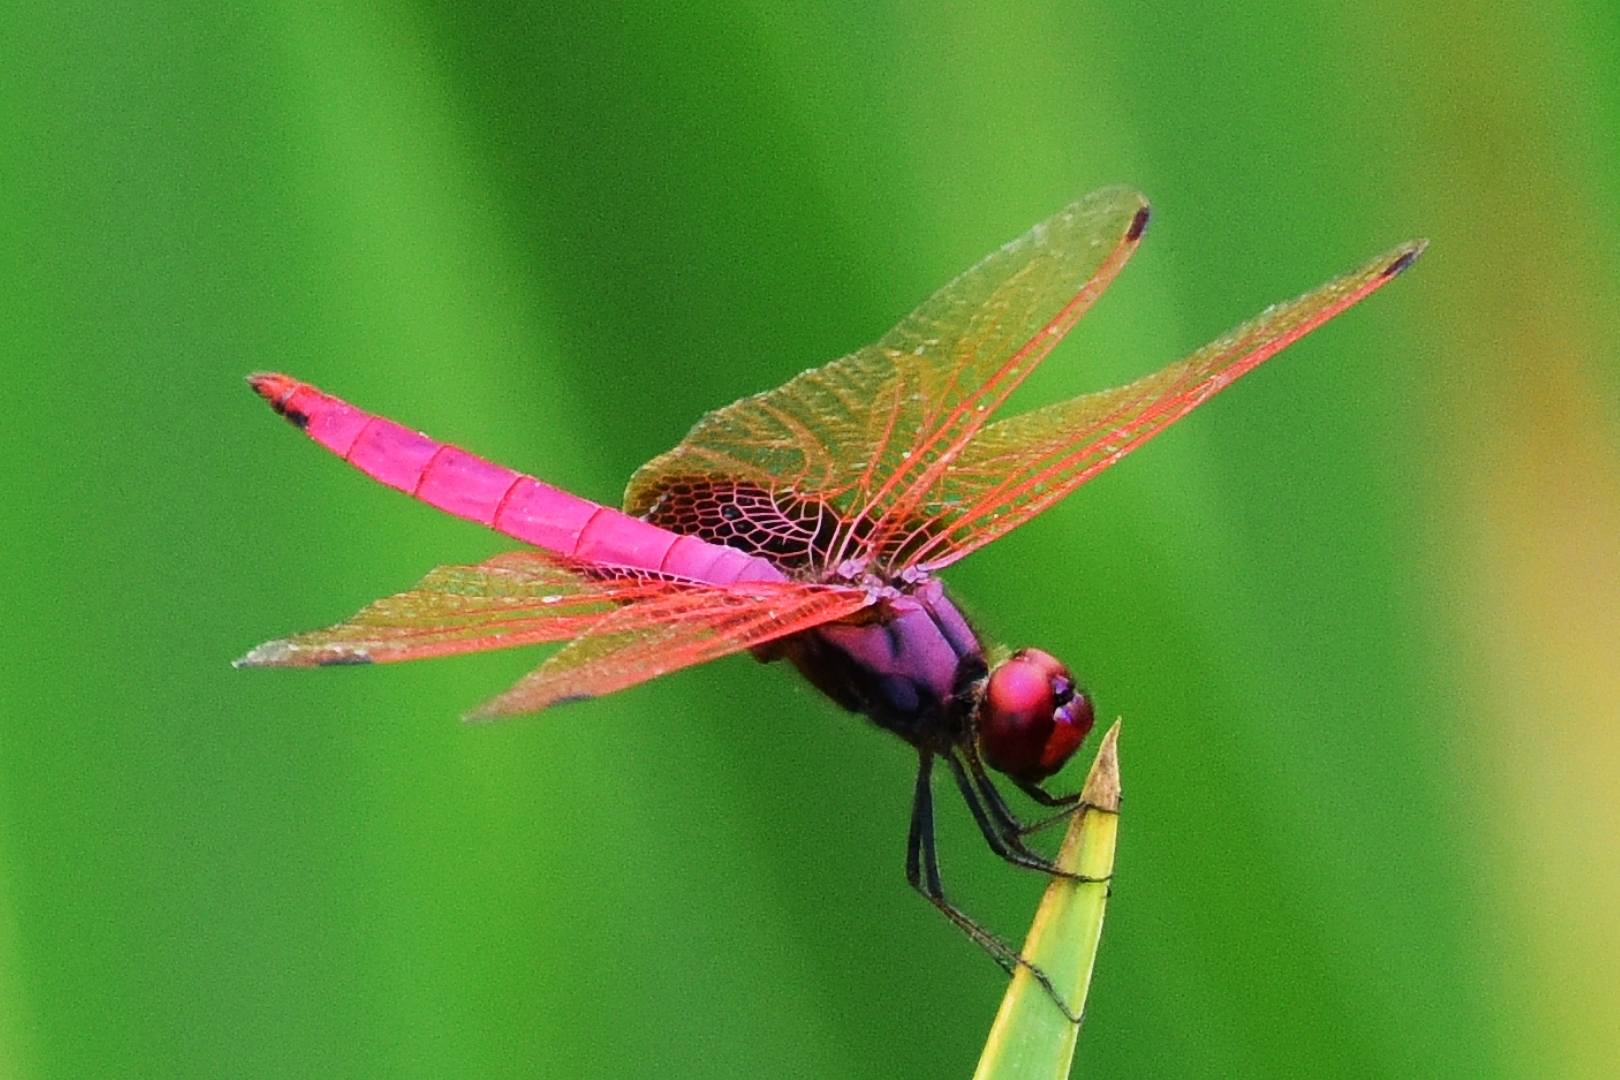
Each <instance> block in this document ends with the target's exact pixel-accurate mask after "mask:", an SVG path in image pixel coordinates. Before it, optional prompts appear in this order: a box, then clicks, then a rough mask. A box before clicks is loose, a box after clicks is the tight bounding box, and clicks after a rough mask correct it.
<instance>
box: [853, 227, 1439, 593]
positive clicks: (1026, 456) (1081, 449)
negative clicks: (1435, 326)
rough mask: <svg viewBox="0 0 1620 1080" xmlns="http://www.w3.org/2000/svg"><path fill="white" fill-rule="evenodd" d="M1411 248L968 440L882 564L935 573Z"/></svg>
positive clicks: (1214, 387)
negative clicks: (1175, 355)
mask: <svg viewBox="0 0 1620 1080" xmlns="http://www.w3.org/2000/svg"><path fill="white" fill-rule="evenodd" d="M1425 243H1426V242H1425V241H1414V242H1412V243H1409V244H1405V245H1403V246H1401V247H1398V248H1396V249H1395V250H1394V251H1391V252H1389V253H1388V254H1386V255H1382V256H1380V257H1379V258H1377V259H1374V260H1373V261H1371V262H1369V263H1367V264H1366V265H1365V266H1363V267H1362V268H1361V269H1359V270H1357V271H1355V272H1354V273H1350V274H1346V275H1345V276H1343V277H1340V278H1337V279H1335V280H1333V281H1330V282H1329V283H1327V284H1326V285H1323V286H1322V287H1321V288H1319V289H1316V290H1315V291H1313V292H1310V293H1307V294H1305V295H1304V296H1302V297H1300V298H1299V299H1297V300H1293V301H1290V302H1288V303H1284V304H1278V305H1276V306H1274V307H1272V308H1270V309H1268V310H1266V311H1265V312H1263V313H1262V314H1260V315H1259V316H1258V317H1256V318H1255V319H1253V320H1251V321H1250V322H1247V323H1245V324H1243V325H1242V326H1240V327H1238V328H1237V329H1236V330H1233V331H1231V332H1230V333H1228V334H1226V335H1225V336H1224V337H1221V338H1219V339H1218V340H1216V341H1214V342H1211V343H1210V344H1208V345H1206V346H1204V347H1203V348H1202V349H1199V350H1198V351H1197V352H1195V353H1193V354H1192V355H1191V356H1189V357H1187V358H1186V359H1184V360H1181V361H1179V362H1177V363H1174V364H1171V365H1170V366H1169V367H1166V368H1164V369H1163V370H1162V371H1159V372H1156V373H1154V374H1152V375H1149V376H1146V377H1145V378H1142V379H1138V380H1137V381H1136V382H1133V383H1130V384H1128V385H1126V386H1121V387H1117V388H1115V389H1113V390H1104V391H1102V392H1100V393H1095V394H1086V395H1084V396H1081V397H1077V398H1074V399H1072V400H1070V401H1065V402H1060V403H1058V404H1055V405H1049V406H1047V407H1045V408H1042V409H1036V410H1034V411H1032V412H1028V413H1025V414H1023V415H1021V416H1015V417H1011V418H1009V419H1006V420H1001V421H997V422H996V423H994V424H991V425H989V426H988V427H986V428H985V429H984V430H983V431H981V432H979V434H978V435H977V437H975V438H974V439H973V441H972V442H970V443H969V444H968V445H967V447H965V448H964V450H963V452H962V453H961V454H960V455H959V457H958V458H957V460H956V462H955V466H954V468H952V469H950V470H949V471H947V472H945V473H943V474H942V475H941V476H939V477H938V478H937V479H935V480H934V481H933V482H932V483H930V484H929V486H928V491H927V493H926V495H925V496H922V497H920V498H918V499H917V500H916V501H917V503H918V505H919V507H920V508H921V512H920V513H918V514H916V515H914V516H913V517H912V518H911V519H910V520H909V521H908V522H907V523H905V527H904V528H899V529H896V530H894V531H892V532H891V533H889V534H887V535H886V536H885V537H884V538H883V542H884V543H885V544H886V545H888V551H887V557H888V558H890V559H892V560H895V561H900V562H904V563H906V564H911V563H915V564H917V565H920V566H922V567H924V568H927V569H937V568H939V567H942V566H946V565H948V564H950V563H952V562H955V561H956V560H957V559H960V558H961V557H962V556H963V555H966V554H967V553H968V552H970V551H973V550H975V549H976V548H979V547H982V546H983V545H985V544H987V543H989V542H990V541H991V540H994V539H995V538H996V537H998V536H1001V535H1002V534H1004V533H1006V532H1008V531H1009V530H1011V529H1014V528H1016V527H1017V526H1019V525H1021V524H1023V523H1024V522H1025V521H1028V520H1029V519H1030V518H1032V517H1034V516H1035V515H1036V514H1039V513H1040V512H1041V511H1042V510H1045V509H1046V508H1047V507H1048V506H1051V505H1052V504H1053V503H1055V502H1057V501H1058V500H1059V499H1061V498H1063V497H1064V496H1065V495H1067V494H1068V493H1069V492H1071V491H1073V490H1074V489H1075V488H1077V487H1079V486H1080V485H1081V484H1083V483H1085V482H1086V481H1087V480H1089V479H1090V478H1091V477H1093V476H1095V475H1096V474H1097V473H1099V472H1101V471H1102V470H1104V469H1106V468H1108V466H1110V465H1112V464H1113V463H1114V462H1116V461H1118V460H1119V459H1120V458H1122V457H1124V456H1125V455H1126V454H1128V453H1130V452H1131V451H1132V450H1134V449H1136V448H1137V447H1138V446H1141V445H1142V444H1143V443H1144V442H1146V441H1147V440H1148V439H1150V438H1152V437H1153V436H1154V435H1156V434H1158V433H1159V432H1160V431H1163V430H1164V429H1165V428H1166V427H1168V426H1169V425H1170V424H1172V423H1174V422H1175V421H1176V420H1178V419H1180V418H1181V417H1183V416H1185V415H1187V413H1189V412H1191V411H1192V410H1193V409H1195V408H1197V407H1198V406H1199V405H1200V404H1202V403H1203V402H1204V401H1206V400H1208V399H1209V398H1210V397H1211V396H1212V395H1213V394H1215V393H1216V392H1217V391H1219V390H1221V389H1222V388H1223V387H1225V386H1227V385H1228V384H1229V383H1231V382H1232V381H1233V380H1234V379H1236V378H1238V377H1239V376H1240V375H1242V374H1243V373H1244V372H1247V371H1250V370H1252V369H1253V368H1255V367H1256V366H1258V365H1259V364H1260V363H1262V362H1263V361H1265V360H1266V359H1267V358H1269V357H1271V356H1273V355H1275V354H1276V353H1277V352H1279V351H1281V350H1282V349H1284V348H1286V347H1287V346H1288V345H1290V344H1292V343H1293V342H1295V341H1297V340H1299V339H1300V338H1301V337H1303V336H1305V335H1306V334H1308V333H1310V332H1311V331H1312V330H1314V329H1316V328H1317V327H1318V326H1321V325H1322V324H1323V323H1325V322H1327V321H1328V320H1329V319H1331V318H1333V317H1334V316H1335V315H1338V314H1339V313H1340V312H1342V311H1344V310H1346V309H1347V308H1349V307H1351V306H1352V305H1354V304H1356V303H1357V302H1359V301H1361V300H1363V299H1365V298H1366V297H1367V296H1370V295H1371V294H1372V293H1373V292H1375V291H1377V290H1378V289H1379V288H1381V287H1382V286H1383V285H1384V284H1385V283H1387V282H1388V281H1389V280H1390V279H1391V278H1393V277H1394V276H1395V275H1396V274H1398V273H1400V272H1401V271H1402V270H1405V269H1406V267H1407V266H1409V265H1410V264H1411V262H1412V260H1413V259H1415V258H1416V257H1417V256H1418V255H1419V254H1420V253H1421V252H1422V251H1423V248H1424V246H1425Z"/></svg>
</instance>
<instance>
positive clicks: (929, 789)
mask: <svg viewBox="0 0 1620 1080" xmlns="http://www.w3.org/2000/svg"><path fill="white" fill-rule="evenodd" d="M933 770H934V755H933V754H932V753H931V752H929V751H927V750H924V751H922V754H921V761H920V762H919V763H918V766H917V789H916V792H915V794H914V795H913V797H912V802H911V835H910V836H909V837H908V838H907V840H906V880H907V881H909V882H911V887H912V888H914V889H916V890H917V891H918V892H919V893H921V894H922V895H923V897H924V899H926V900H927V901H928V902H929V903H930V904H933V905H934V907H936V908H938V909H939V911H940V913H941V914H943V915H944V916H945V917H946V918H947V919H949V920H951V922H953V923H955V924H956V928H957V929H958V930H961V931H962V932H963V933H964V934H966V935H967V936H968V937H969V938H971V939H972V940H973V942H974V944H976V945H978V946H979V948H981V949H983V950H984V951H985V952H987V953H989V954H990V958H991V959H992V960H994V961H995V962H996V963H997V964H998V965H1000V967H1001V969H1002V970H1003V971H1005V972H1007V974H1009V975H1011V974H1012V973H1013V972H1014V971H1015V970H1016V969H1017V968H1019V967H1023V968H1025V969H1026V970H1028V971H1029V973H1030V975H1031V976H1032V977H1033V978H1034V979H1035V981H1036V982H1037V983H1039V984H1040V986H1041V989H1043V990H1045V991H1046V996H1047V997H1049V998H1051V999H1052V1003H1053V1004H1054V1005H1056V1006H1057V1007H1058V1010H1059V1011H1060V1012H1062V1013H1063V1015H1064V1016H1065V1017H1067V1018H1068V1020H1069V1022H1070V1023H1072V1024H1078V1023H1079V1022H1080V1017H1079V1016H1078V1015H1076V1014H1075V1013H1074V1012H1071V1011H1070V1009H1069V1006H1068V1003H1067V1002H1065V1001H1064V1000H1063V999H1062V998H1061V997H1059V996H1058V992H1057V988H1056V987H1054V986H1053V985H1052V980H1051V979H1049V978H1047V975H1046V972H1044V971H1042V970H1041V969H1040V968H1038V967H1036V966H1035V965H1034V964H1031V963H1030V962H1029V961H1028V960H1025V959H1024V958H1023V957H1022V956H1020V955H1019V954H1018V951H1017V950H1016V949H1014V948H1013V947H1012V946H1011V945H1008V944H1007V943H1006V942H1005V941H1002V940H1001V939H1000V938H999V937H997V936H996V935H995V934H993V933H991V932H990V931H989V930H986V929H985V928H984V927H982V926H980V925H979V924H978V923H976V922H974V921H973V919H972V918H971V917H969V916H968V914H967V913H966V912H965V911H963V910H962V909H961V908H959V907H957V906H956V905H955V904H953V903H951V902H950V901H949V900H947V899H945V889H944V886H942V885H941V884H940V880H939V853H938V851H937V850H936V849H935V846H934V789H933V784H932V782H931V781H932V777H933Z"/></svg>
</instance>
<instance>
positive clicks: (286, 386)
mask: <svg viewBox="0 0 1620 1080" xmlns="http://www.w3.org/2000/svg"><path fill="white" fill-rule="evenodd" d="M247 382H248V385H249V386H251V387H252V388H253V392H254V393H255V394H258V395H259V396H260V397H262V398H264V400H265V401H267V402H269V403H270V407H271V408H272V409H274V410H276V413H277V415H280V416H285V417H286V418H287V419H288V420H289V421H290V422H291V423H292V424H293V425H294V426H295V427H297V428H299V429H303V428H304V427H305V426H307V425H308V424H309V417H308V416H306V415H305V414H304V413H301V412H299V411H298V410H297V409H289V408H288V407H287V402H288V401H289V400H291V398H292V396H293V394H294V393H296V392H297V390H298V388H299V387H300V386H302V385H304V384H303V383H301V382H299V381H298V380H297V379H294V378H292V377H291V376H290V375H279V374H277V373H275V372H273V371H261V372H256V373H255V374H252V375H249V376H248V377H247Z"/></svg>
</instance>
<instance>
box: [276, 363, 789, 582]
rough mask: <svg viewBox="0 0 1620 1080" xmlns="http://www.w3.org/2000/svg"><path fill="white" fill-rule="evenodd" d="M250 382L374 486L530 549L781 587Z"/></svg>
mask: <svg viewBox="0 0 1620 1080" xmlns="http://www.w3.org/2000/svg"><path fill="white" fill-rule="evenodd" d="M248 382H249V383H250V384H251V385H252V387H253V389H254V390H255V391H256V392H257V393H258V394H259V396H260V397H263V398H264V399H265V400H266V401H268V402H269V403H270V405H271V407H272V408H274V409H275V410H276V411H277V412H278V413H280V414H281V415H282V416H285V417H286V418H287V419H288V420H289V421H290V422H291V423H292V424H293V425H294V426H296V427H298V428H300V429H302V430H303V432H304V434H306V435H308V436H309V437H310V438H311V439H314V440H315V441H316V442H317V443H319V444H321V445H322V446H324V447H326V448H327V449H328V450H330V451H332V453H334V454H336V455H338V456H339V457H341V458H343V460H345V461H347V462H348V463H349V464H351V465H353V466H354V467H355V468H357V469H359V470H360V471H361V472H363V473H365V474H366V475H367V476H370V477H371V478H372V479H374V480H377V481H379V482H381V483H384V484H387V485H388V486H389V487H391V488H396V489H398V490H400V491H403V492H405V493H406V494H407V495H410V496H412V497H413V498H416V499H420V500H421V501H423V502H425V503H427V504H428V505H429V506H434V507H437V508H438V509H440V510H443V511H445V512H446V513H449V514H454V515H456V516H457V517H461V518H466V519H468V520H469V521H476V522H478V523H479V524H480V525H486V526H488V527H489V528H492V529H494V530H496V531H497V532H502V533H505V534H506V535H508V536H511V537H514V538H516V539H518V540H522V541H523V542H524V543H526V544H533V545H534V546H535V547H539V548H544V549H545V550H547V551H550V552H553V553H555V554H558V555H563V556H566V557H568V558H573V559H579V560H582V561H585V562H591V563H597V564H603V565H609V566H624V567H630V568H633V569H637V570H652V571H657V572H660V573H666V574H673V575H677V576H680V577H688V578H693V579H695V580H698V581H705V582H709V583H710V584H715V585H729V584H732V583H734V582H740V581H779V580H782V577H783V575H782V573H781V571H779V570H777V569H776V567H774V566H772V565H771V564H770V563H769V562H767V561H766V560H764V559H761V558H757V557H754V556H751V555H749V554H748V553H747V552H744V551H739V550H737V549H735V548H730V547H725V546H722V545H719V544H711V543H708V542H706V541H704V540H702V539H700V538H699V537H696V536H681V535H678V534H676V533H674V532H671V531H669V530H668V529H662V528H659V527H658V526H657V525H652V524H650V523H648V522H645V521H642V520H641V519H640V518H634V517H631V516H630V515H628V514H625V513H622V512H620V511H618V510H615V509H613V508H612V507H609V506H603V505H602V504H601V503H597V502H592V501H591V500H589V499H582V498H580V497H579V496H578V495H572V494H570V493H568V492H566V491H563V490H562V489H560V488H555V487H552V486H551V485H550V484H547V483H545V482H543V481H540V480H536V479H535V478H534V477H532V476H526V475H524V474H523V473H520V472H517V471H515V470H513V469H508V468H506V467H504V466H501V465H496V464H495V463H494V462H491V461H487V460H485V459H484V458H481V457H479V456H477V455H476V454H470V453H468V452H467V451H465V450H462V449H461V448H460V447H456V446H452V445H450V444H449V443H442V442H439V441H438V440H436V439H433V438H430V437H429V436H427V435H423V434H422V433H420V432H417V431H412V430H411V429H410V428H407V427H405V426H403V425H401V424H396V423H395V422H394V421H392V420H387V419H385V418H383V417H381V416H377V415H376V414H374V413H368V412H366V411H365V410H363V409H358V408H356V407H355V406H353V405H350V404H349V403H348V402H346V401H343V400H342V399H340V398H336V397H333V396H332V395H330V394H326V393H323V392H321V391H320V390H317V389H316V388H315V387H313V386H311V385H309V384H308V383H305V382H299V381H298V380H297V379H293V378H290V377H289V376H286V375H254V376H251V377H250V378H249V379H248Z"/></svg>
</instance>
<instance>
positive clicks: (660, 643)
mask: <svg viewBox="0 0 1620 1080" xmlns="http://www.w3.org/2000/svg"><path fill="white" fill-rule="evenodd" d="M702 593H703V595H702V596H701V597H689V598H687V599H686V602H684V603H682V604H681V605H679V608H680V609H679V610H667V609H666V611H662V612H657V613H649V612H646V611H642V610H638V609H639V608H640V607H641V605H639V604H638V605H632V606H629V607H623V608H620V609H619V610H618V611H616V612H614V613H613V614H612V615H610V616H608V617H607V618H606V619H603V620H602V621H601V622H600V623H598V624H596V625H595V626H594V627H592V628H591V630H590V632H589V633H587V634H585V635H583V636H581V637H577V638H575V639H574V640H573V641H571V642H569V643H568V644H567V645H565V646H563V648H562V649H561V650H560V651H558V652H557V653H556V654H555V655H553V656H552V657H551V658H550V659H548V660H547V661H546V662H545V663H544V664H541V665H540V667H539V668H537V669H535V670H534V671H532V672H530V673H529V674H528V675H525V676H524V677H523V678H522V679H521V680H519V682H518V684H517V685H516V686H514V687H512V689H510V690H508V691H507V692H506V693H504V694H502V695H501V696H500V697H498V698H495V699H494V700H493V701H489V702H486V703H485V704H484V705H482V706H480V707H479V708H478V709H477V710H475V711H474V712H473V713H472V714H471V717H470V718H471V719H493V718H495V717H501V716H515V715H518V714H520V713H527V712H535V711H537V710H540V709H544V708H545V707H547V706H548V705H554V704H557V703H558V702H563V701H578V700H580V699H582V698H591V697H598V696H600V695H602V694H608V693H612V692H613V691H615V690H623V689H624V688H625V687H627V686H634V685H635V684H637V683H640V682H645V681H646V680H648V679H652V678H656V677H657V676H659V675H664V674H666V673H668V672H671V671H676V670H678V669H680V668H683V667H690V666H691V665H693V664H701V663H705V662H707V661H709V660H715V659H718V658H719V657H722V656H726V655H729V654H730V653H734V652H739V651H741V650H743V649H750V648H753V647H755V646H757V645H764V644H766V643H767V642H771V641H775V640H776V639H777V638H782V637H787V636H788V635H789V634H794V633H798V632H799V631H801V630H808V629H810V628H811V627H813V626H820V625H821V624H823V623H827V622H832V621H834V620H836V619H840V618H843V617H844V616H846V615H851V614H853V613H855V612H856V611H859V610H860V609H861V608H864V607H867V606H868V605H870V604H871V603H872V600H871V599H870V598H869V597H868V596H867V594H866V592H865V591H864V590H861V589H846V588H840V587H838V586H826V585H812V584H796V583H792V582H765V583H763V584H759V585H741V586H735V585H734V586H730V587H728V588H725V589H704V590H702ZM649 614H652V617H651V618H649V617H648V616H649Z"/></svg>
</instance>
